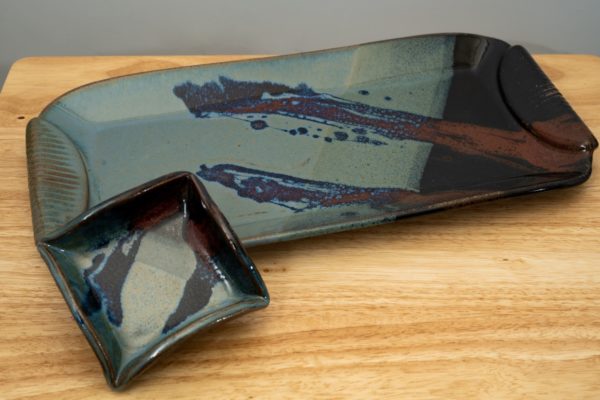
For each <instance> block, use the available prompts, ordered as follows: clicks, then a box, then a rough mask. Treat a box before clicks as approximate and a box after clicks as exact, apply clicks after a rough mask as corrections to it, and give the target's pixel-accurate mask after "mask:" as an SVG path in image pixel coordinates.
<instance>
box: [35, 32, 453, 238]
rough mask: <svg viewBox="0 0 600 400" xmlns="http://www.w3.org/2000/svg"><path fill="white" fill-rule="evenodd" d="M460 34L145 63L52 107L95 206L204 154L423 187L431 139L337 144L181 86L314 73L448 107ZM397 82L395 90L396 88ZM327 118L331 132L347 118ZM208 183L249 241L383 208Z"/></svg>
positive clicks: (331, 81) (323, 86)
mask: <svg viewBox="0 0 600 400" xmlns="http://www.w3.org/2000/svg"><path fill="white" fill-rule="evenodd" d="M453 43H454V38H453V37H452V36H433V37H422V38H413V39H407V40H394V41H387V42H380V43H374V44H370V45H365V46H357V47H350V48H345V49H340V50H332V51H327V52H317V53H308V54H304V55H295V56H286V57H282V58H277V59H266V60H260V61H248V62H238V63H230V64H217V65H212V66H211V65H208V66H199V67H191V68H181V69H176V70H166V71H159V72H153V73H149V74H141V75H134V76H130V77H124V78H121V79H113V80H109V81H105V82H100V83H97V84H94V85H91V86H86V87H83V88H81V89H78V90H75V91H74V92H71V93H69V94H67V95H65V96H63V97H61V98H59V99H58V100H57V101H56V102H54V103H53V104H52V105H50V106H49V107H48V108H47V109H46V110H45V111H44V112H43V114H42V115H41V116H40V118H41V119H42V120H44V121H47V122H48V123H50V124H53V125H54V126H55V127H56V130H57V131H62V132H63V133H64V134H65V135H66V136H67V137H68V138H69V139H70V140H71V141H72V142H73V143H74V144H75V146H76V147H77V148H78V149H79V151H80V152H81V154H82V158H83V160H84V162H85V170H86V174H87V176H88V181H89V182H88V183H89V187H88V191H89V204H88V205H87V207H92V206H94V205H95V204H97V203H99V202H101V201H103V200H106V199H108V198H110V197H112V196H114V195H117V194H118V193H120V192H123V191H125V190H127V189H128V188H130V187H132V186H135V185H138V184H141V183H143V182H146V181H148V180H150V179H153V178H155V177H157V176H160V175H162V174H165V173H168V172H171V171H174V170H188V171H192V172H194V171H196V170H197V169H198V167H199V165H201V164H208V165H213V164H223V163H229V164H236V165H241V166H247V167H253V166H260V168H261V169H262V170H265V171H271V172H277V173H281V174H288V175H293V176H296V177H299V178H302V179H317V180H322V181H327V182H333V183H338V184H344V185H351V186H362V187H390V188H402V189H407V190H413V191H417V190H418V189H419V179H420V175H421V173H422V169H423V167H424V165H425V162H426V161H427V156H428V154H429V150H430V147H431V145H430V144H429V143H423V142H418V141H414V140H396V141H389V142H388V144H387V145H386V146H378V147H376V146H365V145H363V144H360V143H356V142H349V141H347V142H344V143H336V144H335V146H332V145H331V144H330V143H327V142H325V141H323V140H315V139H314V138H312V137H309V136H306V137H298V136H291V135H287V134H281V131H280V130H278V128H279V129H292V128H293V127H295V126H300V125H302V124H301V123H299V122H298V121H294V120H290V119H289V118H286V117H284V116H273V117H271V118H270V121H269V125H270V126H269V128H267V129H265V130H263V131H261V132H259V133H256V132H254V131H253V129H252V128H250V127H249V126H248V124H247V123H246V122H244V121H239V120H236V119H232V118H226V117H222V118H211V119H206V120H204V119H196V118H193V116H191V115H190V113H189V111H188V109H187V108H186V106H185V104H184V103H183V102H182V101H181V100H180V99H178V98H177V97H176V96H174V95H173V94H172V92H173V87H174V86H176V85H178V84H180V83H181V82H186V81H191V82H194V83H198V84H202V83H204V82H210V81H213V80H215V79H218V78H219V77H220V76H227V77H229V78H231V79H239V80H250V81H263V80H269V81H273V82H277V83H282V84H288V85H292V86H295V85H298V84H300V83H304V84H306V85H308V86H310V87H311V88H312V89H314V90H316V91H321V92H327V93H329V94H331V95H334V96H339V97H341V98H344V99H347V100H350V101H364V99H365V96H364V95H361V94H360V93H359V91H360V90H362V89H364V88H365V87H366V88H368V90H369V93H370V94H369V96H368V99H369V102H370V104H371V105H374V106H377V107H387V108H392V109H399V110H405V111H410V112H414V113H417V114H420V115H426V116H431V117H440V116H441V113H442V111H443V107H444V104H445V97H446V93H447V91H448V87H449V84H450V79H451V77H452V59H453V58H452V53H453ZM400 77H402V79H399V78H400ZM389 93H394V96H393V97H392V98H390V99H389V100H386V99H385V97H386V96H387V95H388V94H389ZM317 125H318V124H313V126H314V127H315V126H317ZM318 126H319V129H321V130H320V131H319V132H318V134H319V135H320V136H322V137H329V136H332V135H333V134H334V131H336V130H337V129H336V128H335V127H332V126H325V125H318ZM274 128H275V129H274ZM315 129H316V128H315ZM313 133H316V132H313ZM389 171H395V172H394V173H393V174H390V173H389ZM204 184H205V185H206V187H207V189H208V190H209V192H210V194H211V196H212V197H213V198H214V199H215V201H216V202H217V203H218V204H219V207H220V208H221V210H222V211H223V212H224V214H225V215H226V217H227V218H228V220H229V221H230V222H231V224H232V225H233V227H234V229H235V230H236V232H237V233H238V234H239V236H240V237H241V238H242V240H243V241H245V242H249V241H250V242H259V241H268V240H273V239H274V238H275V237H276V236H278V235H279V234H280V233H281V232H288V233H290V234H291V233H292V232H290V231H297V230H299V229H304V230H305V229H306V228H307V227H315V226H320V227H323V226H325V225H332V226H333V225H336V224H343V223H344V220H347V219H348V217H347V216H346V217H341V216H340V215H342V214H344V213H349V212H350V213H352V214H353V215H356V216H357V217H356V218H358V219H360V218H368V216H369V215H371V214H373V215H374V216H375V215H377V214H378V212H374V211H373V210H371V208H370V207H369V206H368V205H364V204H362V205H360V204H355V205H349V206H341V207H337V208H336V209H335V210H333V211H332V210H325V209H323V210H321V209H311V210H306V211H304V212H303V213H302V214H301V215H299V214H297V213H295V212H294V211H292V210H290V209H287V208H284V207H281V206H279V205H275V204H271V203H257V202H255V201H253V200H251V199H246V198H243V197H240V196H238V195H237V194H236V193H235V191H232V190H231V189H229V188H226V187H223V186H222V185H220V184H218V183H214V182H207V181H205V182H204ZM344 215H347V214H344Z"/></svg>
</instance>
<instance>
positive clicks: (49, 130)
mask: <svg viewBox="0 0 600 400" xmlns="http://www.w3.org/2000/svg"><path fill="white" fill-rule="evenodd" d="M27 164H28V169H29V191H30V201H31V213H32V218H33V226H34V234H35V237H36V238H40V237H43V236H46V235H48V234H49V233H51V232H53V231H55V230H56V229H58V228H60V227H62V226H64V225H65V224H66V223H67V222H69V221H70V220H72V219H73V218H75V217H76V216H77V215H79V214H80V213H82V212H83V211H84V210H85V209H86V208H87V205H88V196H87V194H88V190H87V174H86V173H85V168H84V166H83V161H82V160H81V157H80V156H79V152H78V151H77V149H76V148H75V146H74V145H73V143H71V141H70V140H69V139H68V138H67V137H66V136H65V135H64V134H63V133H62V132H61V131H60V130H59V129H58V128H56V127H55V126H54V125H52V124H50V123H48V122H46V121H43V120H40V119H34V120H32V121H31V123H30V124H29V126H28V129H27Z"/></svg>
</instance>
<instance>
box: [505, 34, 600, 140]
mask: <svg viewBox="0 0 600 400" xmlns="http://www.w3.org/2000/svg"><path fill="white" fill-rule="evenodd" d="M499 79H500V88H501V90H502V93H503V95H504V98H505V101H506V104H507V105H508V106H509V108H510V109H511V111H512V112H513V114H514V115H515V116H516V117H517V119H518V120H519V122H520V123H521V124H522V125H524V126H525V128H527V129H528V130H529V131H531V132H532V133H533V134H534V135H535V136H536V137H538V138H539V139H541V140H543V141H545V142H546V143H548V144H550V145H552V146H555V147H558V148H562V149H565V150H570V151H590V150H593V149H595V148H596V147H597V146H598V142H597V141H596V139H595V138H594V136H593V135H592V132H590V130H589V129H588V127H587V126H586V125H585V124H584V123H583V121H582V120H581V118H579V116H578V115H577V114H576V113H575V111H573V109H572V108H571V106H570V105H569V104H568V103H567V102H566V101H565V99H564V97H563V96H562V95H561V94H560V92H559V91H558V89H556V87H555V86H554V84H552V82H551V81H550V79H548V77H547V76H546V74H544V72H543V71H542V70H541V69H540V67H539V66H538V65H537V63H536V62H535V61H534V60H533V58H532V57H531V55H530V54H529V53H528V52H527V50H525V49H524V48H523V47H521V46H513V47H511V48H510V49H508V50H507V51H506V53H505V54H504V56H503V58H502V61H501V63H500V71H499Z"/></svg>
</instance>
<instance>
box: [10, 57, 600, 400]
mask: <svg viewBox="0 0 600 400" xmlns="http://www.w3.org/2000/svg"><path fill="white" fill-rule="evenodd" d="M234 58H240V57H239V56H237V57H235V56H205V57H202V56H183V57H181V56H177V57H39V58H26V59H23V60H20V61H18V62H17V63H16V64H14V65H13V67H12V69H11V71H10V73H9V75H8V78H7V80H6V82H5V84H4V88H3V90H2V92H1V93H0V398H4V399H13V398H35V399H38V398H49V399H97V398H111V397H120V398H141V399H151V398H169V399H183V398H189V399H198V398H207V399H216V398H219V399H220V398H239V399H263V398H273V399H284V398H301V399H307V398H323V399H334V398H357V399H372V398H391V399H401V398H406V399H421V398H423V399H425V398H427V399H430V398H438V399H448V398H454V399H464V398H519V399H536V398H556V399H573V398H576V399H599V398H600V165H599V163H598V162H596V163H595V166H594V167H595V168H596V173H595V174H594V175H592V177H591V179H590V180H589V181H588V182H586V183H585V184H583V185H581V186H578V187H574V188H568V189H561V190H555V191H551V192H546V193H539V194H535V195H530V196H525V197H519V198H513V199H506V200H500V201H494V202H490V203H486V204H480V205H476V206H470V207H467V208H462V209H456V210H451V211H444V212H440V213H435V214H430V215H426V216H419V217H414V218H410V219H405V220H403V221H400V222H397V223H393V224H388V225H383V226H378V227H374V228H369V229H362V230H356V231H350V232H345V233H339V234H333V235H328V236H323V237H318V238H312V239H305V240H298V241H293V242H288V243H280V244H274V245H269V246H263V247H258V248H252V249H250V255H251V256H252V257H253V259H254V261H255V262H256V264H257V265H258V267H259V269H260V271H261V273H262V275H263V278H264V280H265V282H266V284H267V286H268V288H269V291H270V293H271V299H272V302H271V305H270V306H269V308H267V309H266V310H262V311H259V312H256V313H252V314H248V315H246V316H244V317H242V318H239V319H237V320H234V321H230V322H227V323H225V324H224V325H221V326H220V327H218V328H215V329H214V330H212V331H210V332H208V333H201V334H198V335H196V336H195V337H193V338H192V339H191V340H189V341H187V342H186V343H185V344H183V345H182V346H181V347H179V348H178V349H177V350H176V351H174V352H173V353H171V354H168V355H166V356H165V357H164V358H163V359H162V360H161V361H160V362H159V363H158V364H157V365H156V366H155V367H153V368H152V369H151V370H149V371H147V372H146V373H145V374H143V375H142V376H140V377H139V378H138V379H137V380H136V381H135V383H134V384H133V385H132V386H131V387H130V388H129V389H128V390H127V391H125V392H123V393H114V392H111V391H110V389H109V388H108V386H107V385H106V384H105V381H104V377H103V375H102V372H101V369H100V365H99V363H98V361H97V360H96V358H95V356H94V353H93V352H92V350H91V348H90V346H89V345H88V343H87V342H86V340H85V338H84V336H83V334H82V333H81V332H80V330H79V328H78V327H77V325H76V323H75V322H74V320H73V318H72V317H71V314H70V312H69V311H68V309H67V306H66V305H65V303H64V301H63V299H62V297H61V295H60V293H59V291H58V289H57V288H56V286H55V284H54V281H53V280H52V278H51V276H50V273H49V272H48V270H47V268H46V266H45V264H44V262H43V261H42V259H41V258H40V256H39V255H38V253H37V251H36V249H35V247H34V244H33V236H32V228H31V220H30V210H29V201H28V192H27V170H26V165H25V125H26V124H27V121H28V120H29V119H30V118H32V117H34V116H36V115H38V113H39V112H40V111H41V109H42V108H43V107H44V106H45V105H46V104H47V103H48V102H50V101H51V100H52V99H53V98H55V97H56V96H58V95H60V94H62V93H63V92H65V91H67V90H70V89H72V88H75V87H77V86H79V85H82V84H85V83H88V82H92V81H95V80H98V79H103V78H109V77H114V76H118V75H124V74H128V73H132V72H138V71H144V70H152V69H158V68H167V67H176V66H182V65H191V64H199V63H206V62H215V61H223V60H231V59H234ZM536 59H537V61H538V62H539V63H540V64H541V66H542V67H543V69H544V71H546V73H547V74H548V75H549V76H550V78H551V79H552V80H553V81H554V82H555V84H556V86H557V87H558V88H559V90H560V91H561V92H562V93H563V94H564V95H565V97H566V98H567V100H568V101H569V102H570V103H571V104H572V105H573V107H574V108H575V110H576V111H577V112H578V113H579V115H580V116H581V117H582V118H583V120H584V121H585V122H586V123H587V124H588V126H589V127H590V128H591V129H592V131H594V132H595V134H596V136H597V137H600V58H599V57H595V56H583V55H544V56H537V57H536Z"/></svg>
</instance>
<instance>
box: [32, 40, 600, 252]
mask: <svg viewBox="0 0 600 400" xmlns="http://www.w3.org/2000/svg"><path fill="white" fill-rule="evenodd" d="M27 140H28V145H27V146H28V147H27V151H28V162H29V172H30V187H31V194H30V195H31V201H32V210H33V219H34V225H35V233H36V237H37V239H38V241H39V240H41V239H43V238H45V237H48V236H51V235H52V234H53V233H56V232H57V231H59V230H60V229H61V228H62V227H64V226H65V224H67V223H68V222H69V221H71V220H73V219H74V218H76V217H77V216H78V215H80V214H82V213H83V212H85V211H86V210H88V209H89V208H91V207H93V206H95V205H97V204H99V203H100V202H102V201H105V200H107V199H109V198H111V197H113V196H115V195H118V194H119V193H121V192H124V191H126V190H128V189H130V188H132V187H134V186H136V185H139V184H142V183H144V182H146V181H149V180H151V179H154V178H156V177H158V176H160V175H163V174H165V173H169V172H172V171H178V170H186V171H190V172H193V173H195V174H196V175H197V176H198V177H199V178H200V179H201V181H202V183H203V184H204V185H205V186H206V188H207V190H208V192H209V194H210V196H211V197H212V198H213V199H214V201H215V202H216V204H218V206H219V207H220V209H221V210H222V211H223V213H224V214H225V216H226V217H227V219H228V220H229V222H230V223H231V225H232V227H233V229H234V231H235V232H236V233H237V234H238V235H239V237H240V238H241V240H242V241H243V242H244V243H245V244H246V245H251V244H257V243H265V242H272V241H277V240H284V239H291V238H295V237H302V236H310V235H316V234H320V233H325V232H330V231H336V230H343V229H349V228H353V227H358V226H365V225H369V224H375V223H380V222H384V221H391V220H394V219H396V218H398V217H401V216H404V215H408V214H414V213H420V212H425V211H430V210H434V209H440V208H446V207H450V206H456V205H461V204H467V203H471V202H474V201H480V200H487V199H492V198H498V197H504V196H510V195H515V194H521V193H526V192H533V191H539V190H543V189H550V188H555V187H560V186H567V185H574V184H577V183H581V182H583V181H584V180H585V179H586V178H587V177H588V176H589V174H590V172H591V157H592V150H593V149H594V148H595V147H596V141H595V139H594V138H593V136H592V135H591V133H590V131H589V130H588V129H587V128H586V126H585V125H584V124H583V123H582V121H581V120H580V119H579V118H578V117H577V115H576V114H575V113H574V112H573V110H572V109H571V107H570V106H569V105H568V104H567V103H566V102H565V101H564V99H563V98H562V96H561V95H560V94H559V93H558V91H557V90H556V89H555V87H554V86H553V85H552V83H551V82H550V81H549V79H548V78H547V77H546V76H545V75H544V73H543V72H542V71H541V70H540V68H539V67H538V66H537V64H536V63H535V62H534V61H533V59H532V58H531V57H530V55H529V54H528V53H527V52H526V51H525V50H524V49H523V48H522V47H519V46H512V47H511V46H510V45H508V44H506V43H505V42H502V41H500V40H496V39H490V38H485V37H480V36H474V35H465V34H457V35H455V34H447V35H430V36H422V37H414V38H406V39H398V40H390V41H384V42H378V43H371V44H365V45H359V46H353V47H347V48H342V49H335V50H328V51H322V52H315V53H307V54H299V55H293V56H284V57H274V58H268V59H260V60H254V61H244V62H234V63H225V64H214V65H202V66H195V67H188V68H177V69H171V70H164V71H156V72H151V73H144V74H138V75H132V76H126V77H122V78H116V79H110V80H106V81H102V82H98V83H95V84H92V85H88V86H84V87H82V88H79V89H76V90H74V91H72V92H69V93H67V94H65V95H64V96H62V97H60V98H59V99H57V100H55V101H54V102H53V103H51V104H50V105H49V106H48V107H47V108H46V109H45V110H44V111H43V113H42V114H41V115H40V116H39V118H37V119H34V120H32V121H31V123H30V124H29V126H28V130H27Z"/></svg>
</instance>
